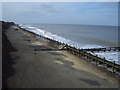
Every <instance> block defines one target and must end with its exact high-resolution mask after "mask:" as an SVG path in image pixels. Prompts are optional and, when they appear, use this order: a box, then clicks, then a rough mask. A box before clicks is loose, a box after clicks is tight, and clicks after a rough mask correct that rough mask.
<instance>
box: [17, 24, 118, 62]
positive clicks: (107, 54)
mask: <svg viewBox="0 0 120 90" xmlns="http://www.w3.org/2000/svg"><path fill="white" fill-rule="evenodd" d="M19 26H20V27H21V28H23V29H25V30H27V31H29V32H32V33H35V34H37V35H41V36H44V37H46V38H49V39H52V40H55V41H58V42H61V43H64V44H67V45H69V46H72V47H75V48H77V49H90V48H104V47H103V46H98V45H90V44H86V45H84V46H81V44H79V43H77V42H74V41H72V40H69V39H66V38H64V37H61V36H59V35H56V34H53V33H51V32H46V31H45V30H43V29H39V28H36V27H33V26H31V25H23V24H20V25H19ZM92 54H93V55H98V56H99V57H101V58H103V57H105V58H106V60H109V61H115V62H116V63H117V64H120V57H119V58H118V52H104V53H103V52H101V53H100V52H99V53H92Z"/></svg>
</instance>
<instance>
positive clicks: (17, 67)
mask: <svg viewBox="0 0 120 90" xmlns="http://www.w3.org/2000/svg"><path fill="white" fill-rule="evenodd" d="M6 35H7V37H8V39H9V41H10V42H11V44H12V46H13V47H14V48H15V49H17V51H15V52H11V53H10V55H11V57H12V59H13V61H14V64H13V65H12V67H13V69H14V74H13V75H12V76H10V77H9V78H8V79H7V84H8V87H9V88H118V86H119V85H118V80H117V78H115V77H114V75H112V74H111V73H110V72H108V71H106V70H103V69H100V68H98V67H96V66H95V65H93V64H91V63H89V62H87V61H86V60H84V59H82V58H80V57H77V56H74V55H72V54H70V53H69V52H67V51H52V50H51V51H34V49H35V48H43V47H44V48H50V46H49V43H48V42H44V41H42V40H36V39H35V37H36V35H34V34H31V33H29V32H27V31H24V30H22V29H18V30H16V29H14V27H11V28H9V30H7V32H6Z"/></svg>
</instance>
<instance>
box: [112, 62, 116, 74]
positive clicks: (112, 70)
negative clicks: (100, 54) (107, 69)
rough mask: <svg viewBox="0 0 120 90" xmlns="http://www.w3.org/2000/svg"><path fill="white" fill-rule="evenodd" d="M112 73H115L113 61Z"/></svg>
mask: <svg viewBox="0 0 120 90" xmlns="http://www.w3.org/2000/svg"><path fill="white" fill-rule="evenodd" d="M112 72H113V73H114V72H115V61H113V66H112Z"/></svg>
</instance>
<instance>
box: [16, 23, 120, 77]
mask: <svg viewBox="0 0 120 90" xmlns="http://www.w3.org/2000/svg"><path fill="white" fill-rule="evenodd" d="M18 27H19V28H21V27H20V26H19V25H18ZM21 29H23V28H21ZM23 30H24V31H27V32H30V33H32V34H35V35H38V34H36V33H35V32H32V31H29V30H25V29H23ZM38 36H39V37H42V38H44V39H47V40H49V41H50V42H53V43H54V44H56V45H58V46H60V45H62V46H64V47H66V50H67V51H68V52H70V53H72V54H74V55H76V56H79V57H83V58H84V59H86V58H87V60H88V61H89V62H92V63H94V64H96V65H97V66H99V67H103V68H106V69H107V70H108V71H110V72H112V73H116V74H118V75H120V64H117V63H115V62H112V61H109V60H106V59H105V58H102V57H99V56H98V55H96V54H93V52H94V51H97V52H99V51H103V52H105V51H109V52H110V51H120V47H109V48H92V49H77V48H75V47H72V46H70V45H67V44H65V43H61V42H59V41H57V40H54V39H50V38H48V37H45V36H42V35H38ZM54 44H53V45H54ZM87 51H88V52H87ZM89 51H91V53H90V52H89Z"/></svg>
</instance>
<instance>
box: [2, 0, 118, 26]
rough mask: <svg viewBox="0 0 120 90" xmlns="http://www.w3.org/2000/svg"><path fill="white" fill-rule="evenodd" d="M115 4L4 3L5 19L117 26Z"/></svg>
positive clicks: (24, 21) (21, 21) (22, 21)
mask: <svg viewBox="0 0 120 90" xmlns="http://www.w3.org/2000/svg"><path fill="white" fill-rule="evenodd" d="M116 5H117V3H115V2H111V3H110V2H109V3H108V2H99V3H98V2H79V3H78V2H74V3H70V2H69V3H68V2H56V3H52V2H50V3H49V2H40V3H35V2H24V3H7V2H6V3H3V19H4V20H14V21H16V22H18V23H61V24H62V23H66V24H82V23H83V24H85V23H86V24H105V25H116V24H117V14H118V13H117V10H118V7H117V6H116Z"/></svg>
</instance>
